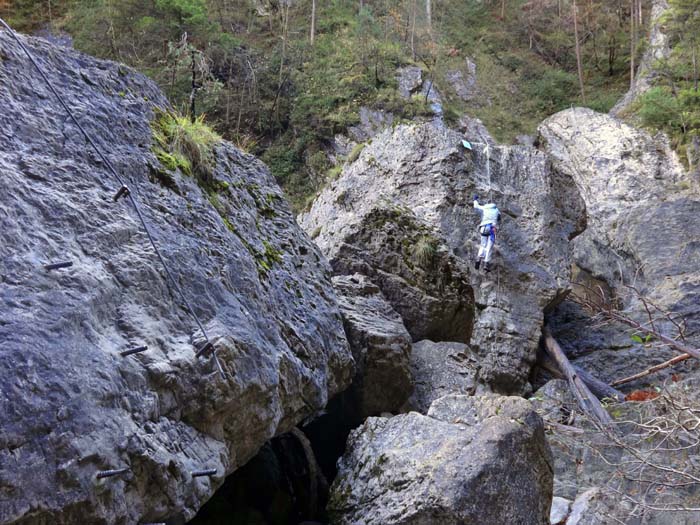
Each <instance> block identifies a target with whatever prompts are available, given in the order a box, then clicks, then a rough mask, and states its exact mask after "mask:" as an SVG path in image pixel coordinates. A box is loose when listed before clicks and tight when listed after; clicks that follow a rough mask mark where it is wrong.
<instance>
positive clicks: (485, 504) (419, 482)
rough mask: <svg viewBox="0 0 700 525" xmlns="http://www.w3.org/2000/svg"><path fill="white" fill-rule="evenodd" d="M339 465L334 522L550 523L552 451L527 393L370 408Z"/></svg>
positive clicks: (372, 524)
mask: <svg viewBox="0 0 700 525" xmlns="http://www.w3.org/2000/svg"><path fill="white" fill-rule="evenodd" d="M338 467H339V468H338V477H337V478H336V479H335V481H334V482H333V485H332V487H331V496H330V501H329V504H328V511H329V514H330V516H331V521H332V523H336V524H343V525H344V524H348V525H349V524H355V523H363V524H366V525H375V524H376V525H379V524H382V525H395V524H412V525H413V524H420V525H423V524H425V525H428V524H437V525H459V524H464V523H494V524H495V523H513V524H520V525H529V524H532V525H548V524H549V511H550V504H551V500H552V478H553V473H552V459H551V453H550V450H549V447H548V445H547V444H546V441H545V435H544V425H543V423H542V420H541V419H540V417H539V416H538V415H537V414H536V413H535V412H534V411H533V409H532V407H531V406H530V403H529V402H528V401H526V400H524V399H522V398H517V397H501V396H494V395H489V396H484V397H469V396H464V395H448V396H445V397H442V398H440V399H438V400H436V401H435V402H433V404H432V406H431V407H430V410H429V411H428V414H427V415H421V414H418V413H417V412H411V413H409V414H403V415H399V416H395V417H392V418H369V419H367V420H366V421H365V423H364V424H363V425H362V426H361V427H359V428H358V429H356V430H354V431H353V432H352V433H351V435H350V437H349V438H348V447H347V451H346V452H345V455H344V456H343V458H342V459H341V460H340V462H339V463H338Z"/></svg>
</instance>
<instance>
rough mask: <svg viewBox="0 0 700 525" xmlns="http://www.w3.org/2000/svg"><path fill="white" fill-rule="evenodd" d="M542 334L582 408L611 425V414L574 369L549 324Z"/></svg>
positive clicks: (547, 348)
mask: <svg viewBox="0 0 700 525" xmlns="http://www.w3.org/2000/svg"><path fill="white" fill-rule="evenodd" d="M542 334H543V335H544V347H545V351H546V352H547V354H548V355H549V357H551V358H552V360H554V362H555V363H556V364H557V366H558V367H559V370H561V371H562V373H563V374H564V376H565V377H566V380H567V381H568V382H569V387H570V388H571V391H572V392H573V394H574V397H575V398H576V401H578V404H579V407H581V410H583V412H584V413H585V414H587V415H588V416H589V417H591V418H592V419H593V420H594V421H597V422H598V423H599V424H601V425H602V426H604V427H608V426H610V425H611V424H612V422H613V420H612V418H611V417H610V414H608V413H607V412H606V411H605V409H604V408H603V407H602V406H601V404H600V401H598V398H597V397H595V396H594V395H593V393H592V392H591V391H590V390H589V389H588V387H587V386H586V384H585V383H584V382H583V379H582V378H581V377H580V376H579V375H578V374H577V373H576V370H574V367H573V366H572V365H571V363H570V362H569V359H568V358H567V357H566V354H565V353H564V351H563V350H562V349H561V347H560V346H559V343H557V341H556V339H554V337H553V336H552V332H551V331H550V330H549V328H548V327H547V326H545V327H544V328H543V329H542Z"/></svg>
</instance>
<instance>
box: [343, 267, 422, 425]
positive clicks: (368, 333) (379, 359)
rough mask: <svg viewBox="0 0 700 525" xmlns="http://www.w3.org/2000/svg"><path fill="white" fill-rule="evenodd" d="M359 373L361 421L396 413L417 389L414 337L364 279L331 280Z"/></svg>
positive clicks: (354, 391) (356, 384)
mask: <svg viewBox="0 0 700 525" xmlns="http://www.w3.org/2000/svg"><path fill="white" fill-rule="evenodd" d="M333 285H334V286H335V289H336V292H337V293H338V300H339V304H340V312H341V314H342V316H343V323H344V325H345V333H346V334H347V336H348V341H349V343H350V349H351V350H352V353H353V357H354V358H355V363H356V368H357V372H356V375H355V378H354V379H353V382H352V395H353V397H354V398H355V402H356V403H357V410H358V415H359V417H361V418H363V419H364V418H365V417H367V416H377V415H379V414H381V413H382V412H395V411H397V410H398V409H399V408H400V407H401V406H402V405H403V404H404V402H405V401H406V399H407V398H408V396H409V395H410V394H411V391H412V389H413V380H412V378H411V369H410V366H409V356H410V355H411V336H410V335H409V333H408V331H407V330H406V327H405V326H404V325H403V321H402V320H401V317H400V316H399V314H397V313H396V311H395V310H394V309H393V308H392V307H391V305H390V304H389V303H387V302H386V300H385V299H384V297H383V296H382V293H381V291H380V290H379V288H378V287H377V286H376V285H374V284H372V282H371V281H370V280H369V279H368V278H367V277H365V276H364V275H360V274H355V275H344V276H339V277H333Z"/></svg>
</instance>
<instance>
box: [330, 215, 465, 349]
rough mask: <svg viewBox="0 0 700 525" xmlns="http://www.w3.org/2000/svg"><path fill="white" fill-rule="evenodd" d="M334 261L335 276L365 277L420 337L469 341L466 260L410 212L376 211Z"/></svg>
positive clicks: (349, 239)
mask: <svg viewBox="0 0 700 525" xmlns="http://www.w3.org/2000/svg"><path fill="white" fill-rule="evenodd" d="M346 241H347V242H346V243H344V244H343V245H342V246H340V247H339V249H338V252H337V253H336V256H335V257H334V258H333V259H332V266H333V270H334V271H335V273H338V274H353V273H355V272H359V273H364V274H365V275H367V276H369V277H370V279H372V280H373V281H374V282H375V283H376V284H377V285H378V286H379V287H380V288H381V290H382V293H383V294H384V296H385V297H386V299H387V300H388V301H389V303H390V304H391V305H392V306H393V308H394V309H395V310H396V311H397V312H398V313H399V314H400V315H401V317H402V318H403V321H404V323H405V324H406V328H407V329H408V331H409V333H410V334H411V336H412V337H413V338H414V339H425V338H430V339H438V340H445V339H447V340H451V341H468V340H469V337H470V335H471V331H472V324H473V315H474V314H473V309H474V298H473V295H472V289H471V287H470V286H469V283H468V279H469V277H468V275H469V274H468V270H467V269H466V267H465V264H464V262H463V261H462V260H461V259H459V258H457V257H455V256H454V254H453V253H452V250H450V249H449V248H448V247H447V246H446V244H445V240H444V239H442V238H441V237H440V236H439V233H438V232H436V231H435V230H434V229H433V228H431V227H430V226H429V225H427V224H425V223H424V222H422V221H420V220H419V219H418V218H417V217H416V216H415V215H414V214H413V213H412V212H411V211H410V210H408V209H402V208H395V207H388V208H381V207H380V208H377V209H374V210H372V211H371V212H370V213H369V214H368V215H367V216H366V217H364V220H363V222H362V223H361V224H360V225H359V227H358V229H357V231H356V232H355V233H353V234H351V235H350V236H349V237H348V238H347V239H346Z"/></svg>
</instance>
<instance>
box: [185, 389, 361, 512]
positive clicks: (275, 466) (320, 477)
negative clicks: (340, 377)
mask: <svg viewBox="0 0 700 525" xmlns="http://www.w3.org/2000/svg"><path fill="white" fill-rule="evenodd" d="M360 423H361V420H360V418H359V417H358V416H357V411H356V410H355V409H354V408H353V404H352V402H351V400H350V396H349V395H348V394H347V393H344V394H341V395H339V396H336V397H335V398H334V399H333V400H331V401H330V402H329V404H328V406H327V407H326V410H325V411H324V412H323V413H322V414H320V415H319V416H317V417H316V418H315V419H313V420H312V421H311V422H309V423H308V424H306V425H303V426H300V427H298V428H296V429H294V430H292V431H291V432H288V433H286V434H283V435H281V436H278V437H276V438H274V439H272V440H270V441H268V442H267V443H266V444H265V445H264V446H263V447H262V449H261V450H260V451H259V452H258V454H257V455H256V456H255V457H253V458H252V459H251V460H250V461H249V462H248V463H246V464H245V465H244V466H242V467H241V468H239V469H238V470H236V471H235V472H234V473H233V474H231V475H230V476H228V477H227V478H226V481H225V482H224V484H223V485H222V486H221V487H220V488H219V490H217V491H216V493H215V494H214V495H213V496H212V497H211V499H210V500H209V501H208V502H207V503H206V504H205V505H204V506H203V507H202V508H201V509H200V511H199V513H198V514H197V515H196V516H195V517H194V519H192V520H191V521H190V523H192V524H195V525H299V524H302V523H303V524H307V525H311V524H326V523H328V516H327V515H326V510H325V508H326V503H327V502H328V491H329V488H330V485H331V483H332V482H333V479H334V478H335V476H336V473H337V466H336V463H337V461H338V459H339V458H340V457H341V456H342V455H343V453H344V451H345V444H346V441H347V438H348V435H349V433H350V431H351V430H352V429H353V428H355V427H357V426H358V425H359V424H360Z"/></svg>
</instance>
